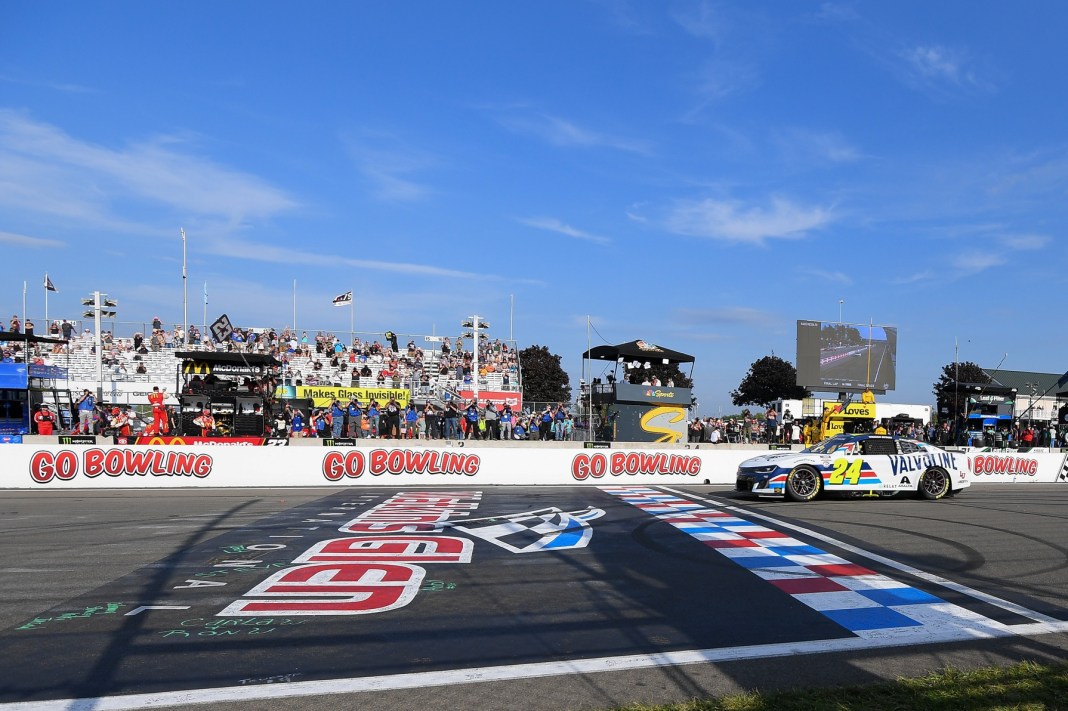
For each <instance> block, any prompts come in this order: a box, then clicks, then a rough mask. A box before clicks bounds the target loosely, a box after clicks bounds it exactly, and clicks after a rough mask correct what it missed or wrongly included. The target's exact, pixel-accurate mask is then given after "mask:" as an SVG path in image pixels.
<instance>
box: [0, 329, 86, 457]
mask: <svg viewBox="0 0 1068 711" xmlns="http://www.w3.org/2000/svg"><path fill="white" fill-rule="evenodd" d="M0 342H4V343H5V350H7V349H8V348H12V350H14V348H18V351H17V354H16V355H14V356H13V357H12V358H11V361H12V362H10V363H0V435H8V436H15V435H24V434H34V433H35V432H36V429H35V425H34V421H33V416H34V414H36V412H37V410H38V409H39V408H40V407H41V406H42V405H48V406H49V407H50V408H51V409H52V414H53V415H54V416H55V418H56V421H55V428H56V429H57V430H69V429H71V428H72V427H73V426H74V425H73V423H72V420H71V409H72V407H71V396H70V390H69V386H68V385H67V369H66V368H60V367H57V366H52V365H35V364H33V363H27V362H26V354H27V350H28V346H30V345H31V344H37V343H48V344H50V345H62V344H66V343H67V341H65V340H63V339H61V338H47V337H45V336H35V335H29V334H25V333H11V332H9V331H4V332H2V333H0ZM13 344H14V348H13Z"/></svg>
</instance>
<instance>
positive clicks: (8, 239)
mask: <svg viewBox="0 0 1068 711" xmlns="http://www.w3.org/2000/svg"><path fill="white" fill-rule="evenodd" d="M0 244H11V245H15V246H17V247H39V248H42V249H47V248H52V247H65V246H66V243H65V242H60V241H58V240H54V239H44V238H43V237H29V236H27V235H19V234H15V233H14V232H3V231H0Z"/></svg>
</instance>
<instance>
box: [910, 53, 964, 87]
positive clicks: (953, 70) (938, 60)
mask: <svg viewBox="0 0 1068 711" xmlns="http://www.w3.org/2000/svg"><path fill="white" fill-rule="evenodd" d="M901 57H902V59H904V60H905V62H906V63H907V64H908V65H909V67H910V68H911V69H912V71H914V72H915V73H917V74H919V75H920V76H922V77H926V78H929V79H936V80H944V81H948V82H951V83H954V84H959V83H960V82H961V79H962V76H961V74H962V71H963V70H962V64H963V59H962V57H961V56H960V55H959V53H957V52H955V51H953V50H950V49H947V48H945V47H938V46H930V47H922V46H920V47H909V48H907V49H905V50H903V51H902V52H901Z"/></svg>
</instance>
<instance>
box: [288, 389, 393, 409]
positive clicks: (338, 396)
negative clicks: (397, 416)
mask: <svg viewBox="0 0 1068 711" xmlns="http://www.w3.org/2000/svg"><path fill="white" fill-rule="evenodd" d="M295 389H296V391H297V393H296V398H297V399H298V400H309V399H310V400H311V401H312V403H313V404H314V405H315V406H316V407H329V405H330V403H331V402H333V401H334V400H337V401H338V402H340V403H341V404H342V405H347V404H348V402H349V400H351V399H352V398H356V400H357V402H359V403H360V405H361V406H363V407H367V405H368V403H370V402H371V401H372V400H376V401H377V402H378V404H379V405H385V404H386V403H387V402H389V401H390V399H391V398H393V399H395V400H396V401H397V402H398V403H400V406H401V407H407V406H408V399H409V396H410V395H411V392H410V391H408V390H405V389H404V388H339V387H333V386H322V387H320V386H316V385H302V386H300V387H298V388H295ZM282 392H283V391H282V388H281V387H279V388H278V389H277V390H275V397H282V396H283V395H282Z"/></svg>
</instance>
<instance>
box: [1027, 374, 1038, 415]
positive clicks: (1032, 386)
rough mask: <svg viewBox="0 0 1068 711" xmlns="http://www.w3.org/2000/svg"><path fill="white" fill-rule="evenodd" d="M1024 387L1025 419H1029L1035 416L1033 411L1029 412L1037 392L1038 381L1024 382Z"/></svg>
mask: <svg viewBox="0 0 1068 711" xmlns="http://www.w3.org/2000/svg"><path fill="white" fill-rule="evenodd" d="M1024 387H1025V388H1027V419H1028V421H1031V420H1033V419H1034V418H1035V416H1034V413H1032V412H1031V407H1032V404H1033V401H1034V398H1035V395H1036V394H1037V393H1038V383H1031V382H1028V383H1024Z"/></svg>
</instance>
